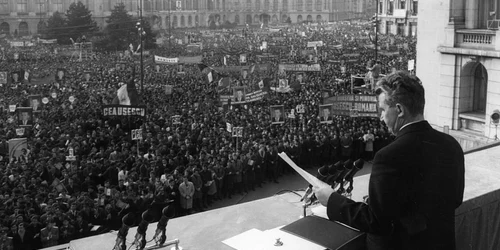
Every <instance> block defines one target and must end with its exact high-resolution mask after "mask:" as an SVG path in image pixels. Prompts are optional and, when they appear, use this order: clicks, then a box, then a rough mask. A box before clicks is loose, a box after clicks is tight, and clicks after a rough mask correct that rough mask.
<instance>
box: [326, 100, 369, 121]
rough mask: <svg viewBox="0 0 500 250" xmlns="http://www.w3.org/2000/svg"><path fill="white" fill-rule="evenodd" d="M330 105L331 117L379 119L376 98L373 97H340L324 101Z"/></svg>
mask: <svg viewBox="0 0 500 250" xmlns="http://www.w3.org/2000/svg"><path fill="white" fill-rule="evenodd" d="M324 103H325V104H332V105H333V106H332V113H333V115H341V116H351V117H358V116H359V117H379V112H378V103H377V97H376V96H375V95H340V96H332V97H329V98H327V99H325V100H324Z"/></svg>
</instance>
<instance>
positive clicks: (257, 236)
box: [222, 228, 264, 250]
mask: <svg viewBox="0 0 500 250" xmlns="http://www.w3.org/2000/svg"><path fill="white" fill-rule="evenodd" d="M263 239H264V234H263V232H262V231H260V230H258V229H255V228H253V229H250V230H248V231H246V232H243V233H241V234H238V235H236V236H233V237H231V238H229V239H226V240H223V241H222V243H224V244H226V245H228V246H230V247H232V248H234V249H237V250H264V249H263V248H261V247H260V244H261V243H262V242H263Z"/></svg>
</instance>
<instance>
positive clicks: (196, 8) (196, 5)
mask: <svg viewBox="0 0 500 250" xmlns="http://www.w3.org/2000/svg"><path fill="white" fill-rule="evenodd" d="M198 6H199V5H198V0H195V1H193V10H198V8H199V7H198ZM196 23H198V22H196Z"/></svg>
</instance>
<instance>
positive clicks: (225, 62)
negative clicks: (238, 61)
mask: <svg viewBox="0 0 500 250" xmlns="http://www.w3.org/2000/svg"><path fill="white" fill-rule="evenodd" d="M224 65H226V66H227V58H226V56H224Z"/></svg>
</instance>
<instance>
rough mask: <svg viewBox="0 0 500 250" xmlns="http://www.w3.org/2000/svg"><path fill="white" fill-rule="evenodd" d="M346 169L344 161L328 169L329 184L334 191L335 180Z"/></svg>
mask: <svg viewBox="0 0 500 250" xmlns="http://www.w3.org/2000/svg"><path fill="white" fill-rule="evenodd" d="M343 169H344V164H342V161H338V162H337V163H335V164H333V165H331V166H330V167H329V168H328V174H329V176H328V179H327V182H326V183H327V184H328V185H331V186H332V189H335V180H336V179H337V177H338V176H339V175H340V173H342V170H343Z"/></svg>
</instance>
